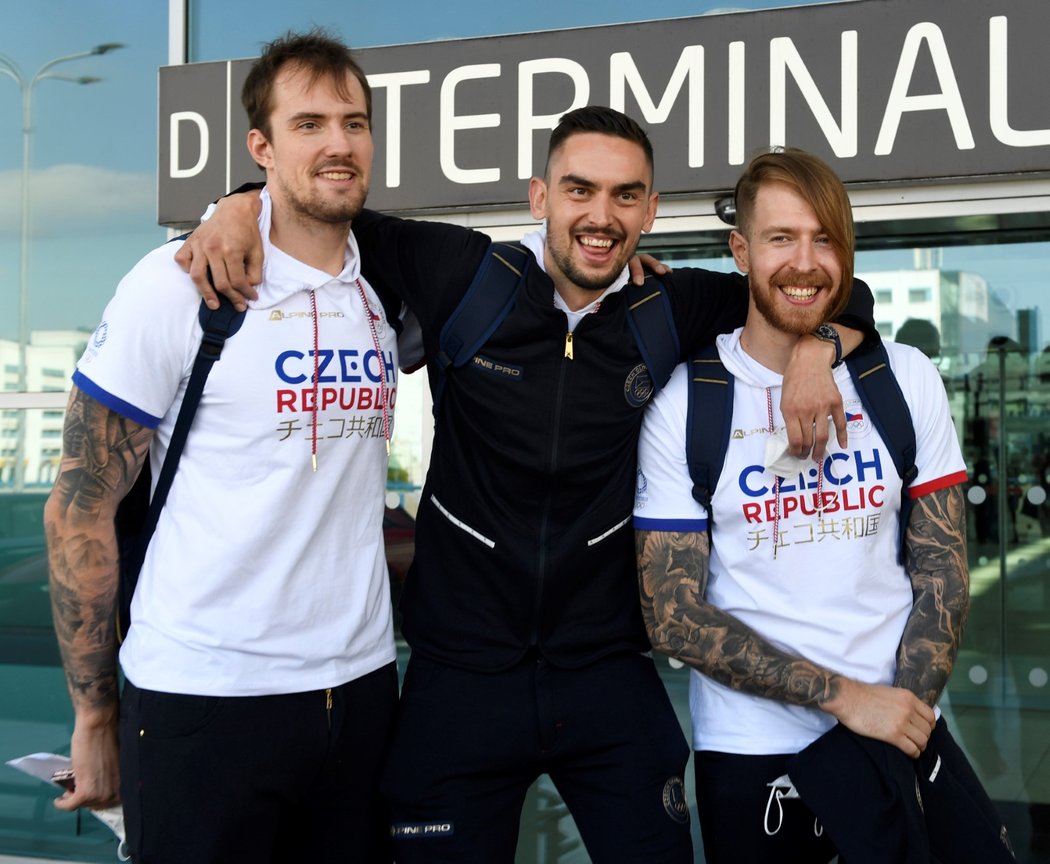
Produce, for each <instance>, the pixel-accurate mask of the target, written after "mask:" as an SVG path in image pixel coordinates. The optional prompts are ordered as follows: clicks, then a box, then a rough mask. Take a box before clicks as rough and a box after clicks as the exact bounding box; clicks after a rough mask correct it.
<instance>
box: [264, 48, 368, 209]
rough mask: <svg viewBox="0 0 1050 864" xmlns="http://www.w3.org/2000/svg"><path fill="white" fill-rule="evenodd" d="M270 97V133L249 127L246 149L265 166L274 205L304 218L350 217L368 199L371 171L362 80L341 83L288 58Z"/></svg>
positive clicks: (350, 77) (366, 110) (351, 79)
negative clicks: (314, 74)
mask: <svg viewBox="0 0 1050 864" xmlns="http://www.w3.org/2000/svg"><path fill="white" fill-rule="evenodd" d="M339 90H343V93H342V95H341V94H340V92H339ZM272 104H273V110H272V112H271V114H270V123H269V126H270V135H269V137H267V135H265V134H264V133H263V132H262V130H260V129H252V130H251V132H249V133H248V149H249V150H250V151H251V154H252V157H253V158H254V159H255V161H256V162H258V163H259V164H260V165H261V166H262V167H263V168H265V169H266V182H267V186H268V187H269V190H270V195H271V197H272V198H273V201H274V205H275V208H278V207H280V208H283V209H284V210H285V211H286V212H287V213H289V215H291V216H293V217H294V218H295V219H297V220H298V221H299V222H300V223H303V224H309V223H311V222H312V223H315V224H316V223H323V224H326V225H346V224H348V223H349V222H350V221H351V220H352V219H353V218H354V217H356V216H357V214H358V213H360V212H361V208H362V207H363V206H364V203H365V198H366V196H367V195H368V182H369V177H370V175H371V170H372V153H373V145H372V131H371V127H370V125H369V122H368V108H367V104H366V101H365V93H364V90H363V88H362V87H361V82H360V81H358V80H357V78H355V77H354V76H353V75H350V74H347V76H346V82H345V85H344V86H343V87H342V88H337V87H336V82H335V81H333V80H332V78H331V77H330V76H324V75H322V76H320V77H316V76H313V75H311V73H309V72H308V71H306V70H304V69H302V68H300V67H297V66H295V65H294V64H289V65H287V66H285V67H284V68H283V69H282V70H281V71H280V73H279V74H278V76H277V78H276V80H275V82H274V86H273V101H272Z"/></svg>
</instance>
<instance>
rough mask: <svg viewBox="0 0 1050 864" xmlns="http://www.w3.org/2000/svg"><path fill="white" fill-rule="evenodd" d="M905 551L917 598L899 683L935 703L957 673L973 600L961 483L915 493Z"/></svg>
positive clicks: (905, 637)
mask: <svg viewBox="0 0 1050 864" xmlns="http://www.w3.org/2000/svg"><path fill="white" fill-rule="evenodd" d="M904 555H905V560H904V569H905V570H907V572H908V576H909V578H910V579H911V586H912V596H913V597H914V603H913V605H912V610H911V615H910V616H909V617H908V621H907V623H906V624H905V626H904V634H903V635H902V636H901V644H900V647H899V648H898V649H897V677H896V680H895V681H894V684H895V685H896V686H897V687H905V688H907V689H908V690H910V691H911V692H912V693H914V694H915V695H916V696H918V697H919V698H920V699H922V701H923V702H925V703H926V704H927V705H934V704H936V702H937V700H938V699H939V698H940V695H941V691H942V690H943V689H944V686H945V684H947V683H948V676H950V675H951V674H952V667H953V666H954V665H955V656H956V654H958V653H959V643H960V641H961V640H962V630H963V625H964V624H965V623H966V615H967V612H968V611H969V606H970V575H969V568H968V566H967V563H966V507H965V504H964V501H963V492H962V487H961V486H952V487H950V488H948V489H941V490H939V491H937V492H931V493H930V494H928V495H923V496H922V497H920V498H918V499H916V501H915V506H914V507H913V508H912V511H911V516H910V517H909V519H908V529H907V532H906V534H905V538H904Z"/></svg>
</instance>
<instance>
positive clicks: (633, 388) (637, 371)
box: [623, 363, 653, 408]
mask: <svg viewBox="0 0 1050 864" xmlns="http://www.w3.org/2000/svg"><path fill="white" fill-rule="evenodd" d="M623 395H624V398H625V399H626V400H627V404H628V405H630V406H631V407H632V408H641V407H642V406H643V405H644V404H645V403H646V402H648V401H649V399H650V398H651V397H652V395H653V378H652V376H651V375H650V374H649V368H648V367H647V366H646V365H645V364H644V363H639V364H638V365H637V366H635V367H634V368H633V369H632V370H631V373H630V374H629V375H628V376H627V380H626V381H625V382H624V385H623Z"/></svg>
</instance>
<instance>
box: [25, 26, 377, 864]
mask: <svg viewBox="0 0 1050 864" xmlns="http://www.w3.org/2000/svg"><path fill="white" fill-rule="evenodd" d="M242 101H243V102H244V106H245V109H246V110H247V112H248V116H249V121H250V126H251V131H250V132H249V134H248V141H247V143H248V148H249V150H250V152H251V154H252V156H253V158H254V159H255V160H256V162H257V163H258V164H259V165H260V167H262V168H263V169H264V170H265V172H266V179H267V186H266V189H265V190H264V192H263V200H262V209H261V215H260V217H259V228H260V231H261V233H262V237H263V238H264V242H265V244H266V252H267V258H266V261H267V267H266V272H265V274H264V279H263V283H262V286H261V288H260V291H259V296H258V299H256V300H254V301H253V302H252V303H251V304H250V305H249V308H248V310H247V312H246V314H245V316H244V319H243V321H242V323H241V327H240V329H239V331H238V332H237V333H236V334H235V335H233V336H231V337H230V338H229V340H228V341H227V343H226V345H225V348H224V350H223V353H222V356H221V358H220V361H219V362H218V363H216V364H215V366H214V368H213V370H212V372H211V374H210V376H209V377H208V379H207V383H206V386H205V389H204V392H203V396H202V398H201V400H200V403H199V407H198V410H197V413H196V416H195V420H194V423H193V427H192V429H191V430H190V433H189V438H188V441H187V444H186V448H185V451H184V452H183V454H182V458H181V460H180V462H179V467H178V472H177V474H176V476H175V480H174V483H173V485H172V487H171V491H170V494H169V496H168V499H167V502H166V504H165V506H164V509H163V510H162V511H161V515H160V521H159V523H158V525H157V528H156V532H155V534H154V535H153V537H152V540H151V542H150V545H149V547H148V550H147V553H146V557H145V562H144V564H143V567H142V570H141V574H140V576H139V581H138V585H137V588H136V590H135V594H134V598H133V601H132V607H131V626H130V630H129V632H128V634H127V638H126V640H125V641H124V643H123V645H122V646H121V647H120V652H119V660H120V665H121V667H122V670H123V672H124V675H125V678H126V684H125V688H124V692H123V694H122V695H121V697H120V707H119V723H118V697H117V691H118V683H117V644H116V638H115V632H114V626H113V610H114V606H115V603H114V599H115V594H116V590H117V579H118V575H117V559H118V555H117V546H116V538H115V532H114V521H113V519H114V513H115V511H116V508H117V505H118V503H119V502H120V501H121V499H122V498H123V496H124V495H125V493H126V492H127V491H128V490H129V489H130V487H131V486H132V484H133V482H134V481H135V479H136V477H137V476H138V475H139V473H140V471H141V469H142V468H143V466H144V465H145V464H146V460H147V458H148V459H149V460H150V465H151V468H152V476H153V478H156V477H157V476H158V474H159V468H160V466H161V464H162V462H163V460H164V457H165V453H166V450H167V447H168V445H169V442H170V441H171V437H172V430H173V426H174V422H175V418H176V416H177V414H178V411H179V408H180V405H181V404H182V400H183V397H184V394H185V392H186V387H187V381H188V377H189V372H190V369H191V367H192V366H193V362H194V358H195V356H196V354H197V349H198V346H199V345H200V343H201V335H202V333H201V328H200V325H199V323H198V309H199V305H200V298H199V296H198V293H197V290H196V288H195V287H194V285H193V283H192V281H191V280H190V278H189V277H188V276H186V275H185V274H184V273H183V272H182V270H181V269H180V268H179V267H178V266H177V265H176V264H175V262H174V255H175V252H176V251H177V244H170V245H166V246H164V247H161V248H160V249H157V250H155V251H153V252H151V253H150V254H149V255H147V256H146V257H145V258H143V259H142V261H140V262H139V263H138V264H137V265H136V266H135V268H134V269H133V270H132V271H131V272H130V273H129V274H128V275H127V276H126V277H125V278H124V279H123V280H122V282H121V283H120V286H119V287H118V289H117V293H116V295H115V297H114V298H113V300H112V301H111V302H110V303H109V305H108V306H107V308H106V311H105V313H104V318H103V321H102V323H101V324H100V325H99V327H98V329H97V330H96V331H95V333H94V335H93V337H92V338H91V340H90V341H89V344H88V347H87V350H86V351H85V353H84V355H83V357H82V358H81V360H80V362H79V363H78V365H77V370H76V372H75V374H74V376H73V378H74V384H75V386H74V388H73V391H72V394H71V396H70V403H69V409H68V413H67V417H66V425H65V433H64V435H65V437H64V452H63V459H62V467H61V473H60V476H59V478H58V480H57V481H56V483H55V487H54V490H53V492H52V494H51V496H50V498H49V500H48V504H47V509H46V511H45V520H46V526H47V537H48V547H49V558H50V567H51V593H52V599H53V612H54V620H55V629H56V632H57V634H58V639H59V645H60V647H61V650H62V656H63V663H64V666H65V671H66V677H67V681H68V684H69V691H70V694H71V697H72V701H73V706H74V711H75V726H74V730H73V738H72V745H71V749H72V758H73V766H74V769H75V772H76V787H75V789H74V790H73V791H70V792H67V793H66V794H65V795H63V796H62V797H61V798H60V799H58V801H57V802H56V806H58V807H59V808H60V809H63V810H72V809H75V808H77V807H80V806H87V807H103V806H109V805H112V804H114V803H116V802H117V801H118V799H119V800H121V801H122V803H123V807H124V814H125V823H126V828H127V839H128V843H129V846H130V851H131V854H132V856H133V858H134V860H135V861H136V862H137V864H148V862H171V864H187V862H205V861H223V862H253V864H254V862H259V861H307V860H308V861H332V862H334V861H344V860H355V861H369V862H373V861H380V862H381V861H389V860H390V857H391V853H390V846H389V843H390V841H389V836H388V831H387V830H386V827H385V826H386V824H387V820H386V819H385V817H384V816H383V813H382V806H381V804H380V801H379V798H378V788H379V771H380V767H381V764H382V760H383V757H384V754H385V751H386V745H387V740H388V735H389V732H390V730H391V728H392V725H393V717H394V711H395V708H396V702H397V673H396V667H395V662H394V661H395V650H394V640H393V630H392V618H391V608H390V596H389V588H388V585H387V569H386V561H385V557H384V549H383V535H382V519H383V495H384V489H385V484H386V473H387V447H388V441H389V437H390V432H391V429H390V422H391V418H392V414H393V403H394V401H395V393H396V386H397V372H396V370H397V345H396V336H395V332H394V329H395V322H394V321H393V320H391V316H388V314H387V312H386V310H385V309H384V304H383V302H382V300H383V298H381V297H380V295H379V294H378V293H377V292H376V291H375V290H374V289H373V288H372V286H370V285H369V284H368V283H367V282H366V281H365V280H364V279H363V278H362V276H361V272H360V271H361V262H360V257H359V254H358V248H357V241H356V240H355V238H354V234H353V233H352V231H351V228H350V226H351V221H352V220H354V219H355V218H356V217H357V215H358V214H359V213H360V211H361V208H362V205H363V203H364V200H365V196H366V194H367V191H368V180H369V174H370V170H371V164H372V148H373V145H372V136H371V129H370V119H371V97H370V91H369V87H368V82H367V79H366V78H365V76H364V73H363V72H362V71H361V69H360V68H359V67H358V66H357V64H356V63H355V62H354V60H353V59H352V58H351V56H350V53H349V51H348V49H347V48H346V47H345V46H344V45H343V44H341V43H339V42H337V41H335V40H333V39H330V38H328V37H327V36H325V35H324V34H323V33H321V32H313V33H310V34H307V35H301V36H296V35H294V34H289V35H288V36H287V37H284V38H282V39H278V40H276V41H275V42H273V43H271V44H270V45H269V46H267V48H266V50H265V51H264V53H263V55H262V56H261V57H260V59H259V60H258V61H257V62H256V63H255V64H254V66H253V67H252V70H251V72H250V73H249V76H248V79H247V81H246V82H245V85H244V91H243V93H242ZM391 308H393V309H395V310H396V309H397V306H391ZM118 726H119V731H118ZM118 740H119V747H118ZM118 752H119V759H118ZM118 762H119V771H118ZM118 778H119V780H118ZM118 790H119V791H118Z"/></svg>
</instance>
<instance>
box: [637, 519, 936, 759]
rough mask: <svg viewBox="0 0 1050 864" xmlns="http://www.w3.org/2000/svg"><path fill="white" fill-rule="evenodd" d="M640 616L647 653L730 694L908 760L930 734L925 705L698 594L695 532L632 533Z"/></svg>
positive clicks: (703, 543)
mask: <svg viewBox="0 0 1050 864" xmlns="http://www.w3.org/2000/svg"><path fill="white" fill-rule="evenodd" d="M635 547H636V551H637V555H638V577H639V586H640V592H641V601H642V617H643V618H644V619H645V626H646V629H647V630H648V631H649V639H650V641H651V642H652V644H653V647H654V648H655V649H656V650H657V651H659V652H661V653H664V654H669V655H670V656H672V657H676V658H678V659H679V660H681V661H683V662H684V663H688V664H689V665H690V666H692V667H693V668H695V669H698V670H699V671H700V672H703V673H704V674H705V675H708V676H709V677H711V678H713V679H714V680H715V681H718V682H719V683H721V684H724V685H725V686H727V687H731V688H733V689H734V690H741V691H743V692H746V693H750V694H752V695H754V696H761V697H763V698H766V699H775V700H777V701H779V702H786V703H789V704H791V705H802V706H806V707H811V708H818V709H820V710H821V711H826V712H827V713H829V714H831V715H832V716H833V717H835V718H836V719H837V720H838V721H839V722H841V723H842V724H844V725H845V726H847V727H849V728H850V729H852V730H853V731H854V732H857V733H858V734H861V735H866V736H868V737H870V738H877V739H879V740H880V741H885V742H886V743H889V744H893V745H894V746H896V747H898V748H899V749H901V750H902V751H904V752H905V753H907V754H908V755H909V756H912V757H915V756H918V755H919V753H920V752H921V751H922V750H923V749H924V748H925V746H926V742H927V740H928V739H929V736H930V732H931V731H932V730H933V723H934V715H933V711H932V710H931V709H930V708H929V706H927V705H925V704H924V703H923V702H922V701H920V700H919V699H918V698H917V697H916V696H915V695H914V694H913V693H911V692H909V691H908V690H905V689H902V688H900V687H885V686H881V685H874V684H863V683H861V682H859V681H854V680H853V679H851V678H847V677H846V676H845V675H839V674H837V673H836V672H834V671H833V670H831V669H826V668H824V667H822V666H819V665H817V664H815V663H812V662H810V661H809V660H807V659H805V658H804V657H800V656H797V655H794V654H790V653H788V652H787V651H784V650H783V649H781V648H778V647H777V646H775V645H773V644H772V643H771V642H769V641H768V640H766V639H764V638H763V637H762V636H761V635H760V634H759V633H756V632H755V631H754V630H752V629H751V628H750V627H748V626H747V625H746V624H744V623H743V622H742V621H740V620H739V619H737V618H735V617H734V616H732V615H730V614H729V613H728V612H725V611H723V610H722V609H719V608H717V607H716V606H712V605H711V604H710V603H708V602H707V601H706V600H705V599H704V596H705V594H706V592H707V583H708V578H709V576H710V570H709V562H710V547H709V545H708V538H707V535H706V534H705V533H702V532H686V533H676V532H671V531H641V530H637V531H635Z"/></svg>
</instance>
